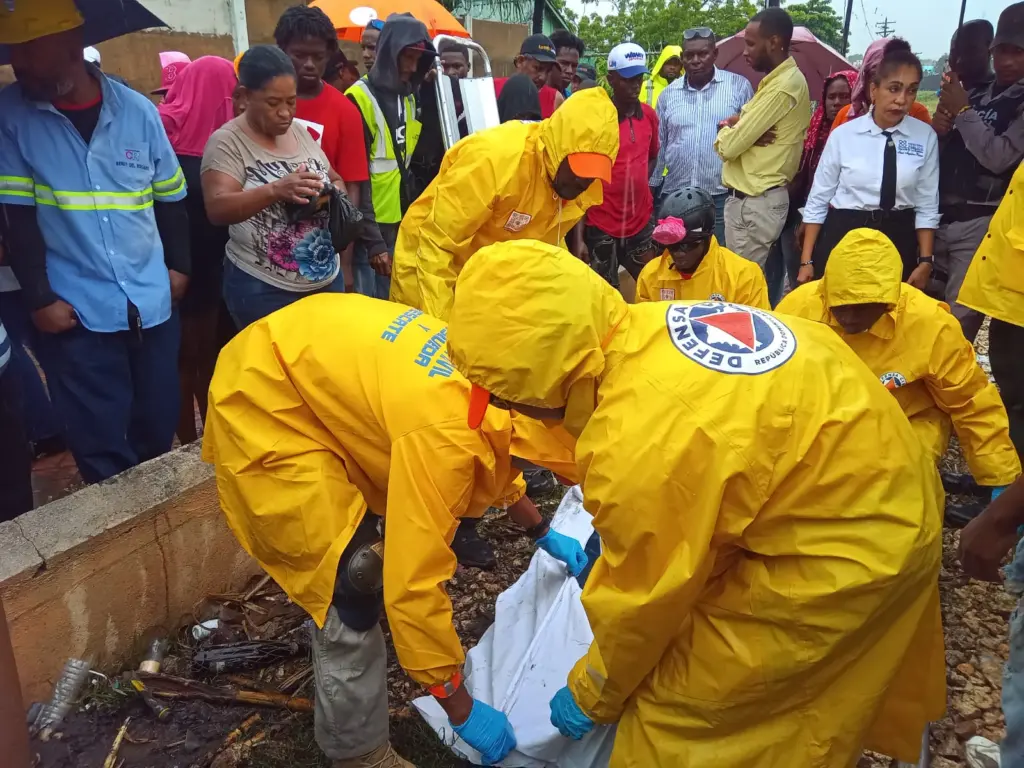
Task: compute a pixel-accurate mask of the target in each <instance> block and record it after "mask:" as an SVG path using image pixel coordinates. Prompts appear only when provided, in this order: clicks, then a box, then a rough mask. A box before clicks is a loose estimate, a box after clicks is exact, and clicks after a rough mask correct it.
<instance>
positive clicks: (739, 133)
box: [715, 57, 811, 195]
mask: <svg viewBox="0 0 1024 768" xmlns="http://www.w3.org/2000/svg"><path fill="white" fill-rule="evenodd" d="M810 122H811V98H810V94H809V93H808V90H807V80H806V78H804V75H803V73H802V72H801V71H800V69H799V68H798V67H797V65H796V61H795V60H794V59H793V58H792V57H790V58H788V59H786V60H785V61H784V62H782V64H780V65H779V66H777V67H776V68H775V69H773V70H772V71H771V72H770V73H769V74H768V76H767V77H766V78H765V79H764V80H762V81H761V84H760V85H759V86H757V91H756V92H755V93H754V98H753V99H751V100H750V101H748V102H747V103H746V104H745V105H744V106H743V108H742V109H741V110H740V119H739V121H738V122H737V123H736V125H735V126H733V127H732V128H723V129H722V130H720V131H719V132H718V139H717V140H716V141H715V151H716V152H718V154H719V155H721V157H722V160H723V161H724V164H723V166H722V183H724V184H725V186H727V187H730V188H731V189H735V190H738V191H740V192H743V193H744V194H747V195H762V194H764V193H765V192H766V191H768V190H769V189H772V188H773V187H781V186H784V185H786V184H788V183H789V182H790V181H792V180H793V177H794V176H796V172H797V169H798V168H799V167H800V156H801V154H802V153H803V146H804V139H805V138H806V136H807V126H808V124H809V123H810ZM769 128H774V129H775V141H773V142H772V143H771V144H769V145H768V146H767V147H757V146H754V142H755V141H757V140H758V139H759V138H761V137H762V136H763V135H764V134H765V132H766V131H767V130H768V129H769Z"/></svg>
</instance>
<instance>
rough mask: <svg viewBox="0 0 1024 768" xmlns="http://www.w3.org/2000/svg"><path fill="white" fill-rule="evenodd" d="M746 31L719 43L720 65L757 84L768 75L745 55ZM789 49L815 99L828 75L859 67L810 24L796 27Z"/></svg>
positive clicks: (819, 95) (818, 97)
mask: <svg viewBox="0 0 1024 768" xmlns="http://www.w3.org/2000/svg"><path fill="white" fill-rule="evenodd" d="M743 42H744V38H743V32H742V31H740V32H738V33H737V34H735V35H733V36H732V37H727V38H725V40H723V41H722V42H720V43H719V44H718V62H717V65H718V66H719V67H721V68H722V69H726V70H728V71H729V72H735V73H736V74H738V75H743V76H744V77H745V78H747V79H748V80H749V81H750V82H751V84H752V85H753V86H754V87H755V88H757V84H758V83H760V82H761V79H762V78H763V77H764V75H763V74H762V73H760V72H755V71H754V70H753V69H751V68H750V65H749V64H747V60H746V59H744V58H743ZM789 52H790V53H791V54H792V56H793V58H794V59H796V64H797V66H798V67H800V71H801V72H803V73H804V77H806V78H807V87H808V89H810V92H811V101H817V100H818V99H820V98H821V92H822V89H823V88H824V87H825V78H826V77H828V76H829V75H831V74H834V73H835V72H842V71H843V70H844V69H857V67H855V66H853V64H851V63H850V62H848V61H847V60H846V59H844V58H843V57H842V56H841V55H840V53H839V51H837V50H836V49H835V48H832V47H831V46H829V45H825V43H823V42H821V40H819V39H818V38H816V37H815V36H814V33H813V32H811V30H809V29H808V28H807V27H794V29H793V43H792V45H791V46H790V49H789Z"/></svg>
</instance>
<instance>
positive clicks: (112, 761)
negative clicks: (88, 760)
mask: <svg viewBox="0 0 1024 768" xmlns="http://www.w3.org/2000/svg"><path fill="white" fill-rule="evenodd" d="M131 721H132V719H131V717H126V718H125V719H124V723H123V724H122V725H121V728H120V729H119V730H118V732H117V736H115V737H114V744H113V746H112V747H111V748H110V753H109V754H108V755H107V759H106V760H104V761H103V768H114V766H115V765H117V752H118V750H119V749H121V742H122V741H124V735H125V733H127V731H128V723H130V722H131Z"/></svg>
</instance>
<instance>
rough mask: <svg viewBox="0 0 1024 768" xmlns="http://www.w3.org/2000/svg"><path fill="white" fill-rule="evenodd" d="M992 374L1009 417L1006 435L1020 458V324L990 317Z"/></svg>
mask: <svg viewBox="0 0 1024 768" xmlns="http://www.w3.org/2000/svg"><path fill="white" fill-rule="evenodd" d="M988 354H989V360H990V361H991V363H992V376H993V378H995V380H996V384H997V385H998V386H999V393H1000V394H1001V395H1002V397H1003V404H1004V405H1006V412H1007V414H1008V415H1009V417H1010V439H1011V440H1012V441H1013V447H1014V448H1016V449H1017V455H1018V456H1020V457H1021V458H1022V459H1024V326H1020V325H1013V324H1012V323H1004V322H1003V321H1002V320H996V319H995V318H992V324H991V325H990V326H989V330H988Z"/></svg>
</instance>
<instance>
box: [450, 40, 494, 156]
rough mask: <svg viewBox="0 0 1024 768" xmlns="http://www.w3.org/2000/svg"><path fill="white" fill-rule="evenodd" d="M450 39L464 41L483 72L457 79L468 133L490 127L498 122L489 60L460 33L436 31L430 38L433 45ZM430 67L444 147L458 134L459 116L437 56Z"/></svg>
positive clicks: (482, 50) (457, 138) (456, 139)
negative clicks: (440, 33)
mask: <svg viewBox="0 0 1024 768" xmlns="http://www.w3.org/2000/svg"><path fill="white" fill-rule="evenodd" d="M446 41H451V42H454V43H458V44H459V45H464V46H466V48H468V49H470V50H471V51H473V52H475V53H476V54H477V55H478V56H479V57H480V58H481V59H482V61H483V69H484V72H483V75H482V76H481V77H465V78H462V79H461V80H458V81H457V83H458V87H459V92H460V95H461V96H462V109H463V111H464V113H465V116H466V126H467V127H468V129H469V132H470V133H476V132H477V131H482V130H484V129H485V128H493V127H494V126H496V125H498V123H499V122H500V120H499V119H498V99H497V97H496V96H495V95H494V75H493V73H492V71H491V60H490V58H489V57H488V56H487V51H485V50H484V49H483V46H481V45H480V44H479V43H476V42H474V41H472V40H469V39H467V38H464V37H453V36H451V35H438V36H437V37H435V38H434V47H435V48H437V47H438V46H440V44H441V43H443V42H446ZM434 69H435V71H436V73H437V76H436V77H435V78H434V91H435V93H436V94H437V112H438V114H439V115H440V117H441V135H442V136H443V138H444V148H445V151H447V150H449V149H451V148H452V147H453V146H454V145H455V144H456V143H457V142H458V140H459V139H460V138H461V136H460V135H459V117H458V114H457V113H456V111H455V94H454V93H453V91H452V81H451V80H449V79H448V78H447V77H445V76H444V68H443V67H442V66H441V58H440V57H437V58H436V59H435V60H434Z"/></svg>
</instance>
